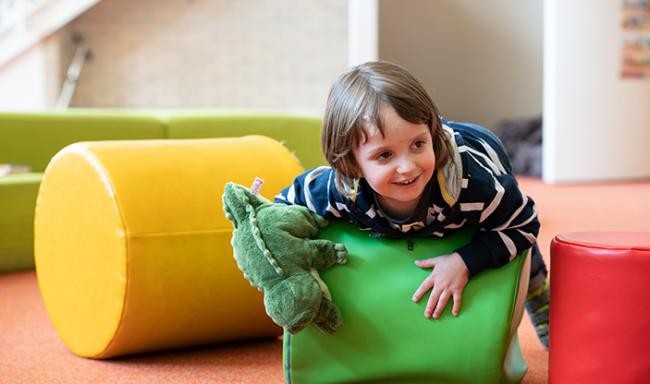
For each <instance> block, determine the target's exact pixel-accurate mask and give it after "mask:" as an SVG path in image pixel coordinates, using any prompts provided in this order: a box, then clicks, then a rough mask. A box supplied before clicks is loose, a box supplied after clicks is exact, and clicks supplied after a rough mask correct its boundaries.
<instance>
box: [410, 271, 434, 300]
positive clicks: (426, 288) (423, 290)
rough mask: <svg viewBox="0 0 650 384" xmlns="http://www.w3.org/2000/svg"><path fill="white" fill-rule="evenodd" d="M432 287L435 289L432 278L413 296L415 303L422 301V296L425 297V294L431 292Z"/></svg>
mask: <svg viewBox="0 0 650 384" xmlns="http://www.w3.org/2000/svg"><path fill="white" fill-rule="evenodd" d="M431 287H433V281H432V280H431V278H430V277H427V278H426V279H424V281H423V282H422V284H420V286H419V287H418V289H417V290H416V291H415V293H414V294H413V301H415V302H416V303H417V302H418V301H420V300H421V299H422V296H424V294H425V293H426V292H427V291H429V290H430V289H431Z"/></svg>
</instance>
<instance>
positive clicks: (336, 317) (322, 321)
mask: <svg viewBox="0 0 650 384" xmlns="http://www.w3.org/2000/svg"><path fill="white" fill-rule="evenodd" d="M314 324H315V325H316V326H317V327H318V329H320V330H321V331H323V332H325V333H334V332H335V331H336V330H337V329H338V328H339V327H340V326H341V325H342V324H343V316H341V312H340V311H339V309H338V308H337V307H336V305H335V304H334V303H333V302H331V301H329V300H327V299H323V300H322V301H321V303H320V309H319V311H318V314H317V315H316V318H315V319H314Z"/></svg>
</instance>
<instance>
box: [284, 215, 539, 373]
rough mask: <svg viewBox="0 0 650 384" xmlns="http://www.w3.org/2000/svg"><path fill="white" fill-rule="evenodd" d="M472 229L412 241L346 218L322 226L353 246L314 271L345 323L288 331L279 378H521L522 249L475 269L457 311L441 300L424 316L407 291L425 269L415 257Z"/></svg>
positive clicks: (463, 238) (456, 241)
mask: <svg viewBox="0 0 650 384" xmlns="http://www.w3.org/2000/svg"><path fill="white" fill-rule="evenodd" d="M472 234H473V231H472V230H465V231H464V232H461V233H457V234H455V235H454V236H451V237H448V238H445V239H444V240H441V239H434V238H426V239H415V242H414V250H413V251H409V250H407V243H406V240H390V239H381V240H377V239H374V238H371V237H369V236H368V232H363V231H360V230H358V229H356V228H354V227H353V226H352V225H350V224H348V223H342V222H332V223H331V224H330V226H329V227H327V228H325V229H323V230H321V234H320V236H321V237H322V238H326V239H329V240H332V241H335V242H342V243H344V244H345V245H346V246H347V248H348V250H349V252H350V254H349V261H348V264H345V265H337V266H334V267H332V268H330V269H328V270H326V271H323V272H322V273H321V277H322V278H323V280H324V281H325V283H327V285H328V286H329V289H330V291H331V293H332V298H333V300H334V302H335V303H336V304H337V305H338V306H339V308H340V309H341V312H342V314H343V321H344V323H343V326H342V327H341V328H340V330H339V331H337V332H336V333H335V334H333V335H328V334H324V333H321V332H320V331H319V330H318V329H316V328H315V327H314V326H311V327H309V328H307V329H305V330H304V331H303V332H300V333H298V334H297V335H290V334H288V333H285V335H284V366H285V378H286V382H287V383H293V384H300V383H310V384H317V383H351V382H354V383H400V384H408V383H516V382H519V381H520V380H521V379H522V377H523V375H524V373H525V371H526V365H525V362H524V361H523V358H522V356H521V352H520V350H519V344H518V341H517V336H516V330H517V326H518V324H519V321H520V320H521V316H522V313H523V312H522V308H521V305H522V303H523V298H524V297H525V288H526V287H527V285H528V280H527V278H526V276H527V274H526V273H527V271H525V270H526V268H529V263H528V259H527V255H523V256H522V255H520V256H518V257H517V258H516V259H515V260H514V261H513V262H511V263H510V264H508V265H506V266H504V267H502V268H499V269H495V270H490V271H485V272H482V273H480V274H479V275H477V276H475V277H474V278H473V279H472V280H471V281H470V282H469V284H468V285H467V287H466V288H465V291H464V296H463V304H462V308H461V311H460V314H459V316H458V317H453V316H451V314H450V310H451V305H450V304H448V306H447V308H446V310H445V312H444V313H443V315H442V316H441V317H440V319H438V320H431V319H426V318H425V317H424V307H425V304H426V300H423V301H421V302H420V303H417V304H416V303H413V302H412V301H411V296H412V295H413V293H414V292H415V290H416V289H417V287H418V286H419V284H420V283H421V282H422V280H423V279H424V278H425V277H426V276H427V275H428V273H429V270H424V269H420V268H418V267H416V266H415V264H414V260H416V259H418V258H427V257H431V256H436V255H441V254H446V253H449V252H451V251H453V250H454V249H455V248H457V247H459V246H461V245H463V244H465V243H466V242H467V241H468V240H469V238H470V237H471V236H472ZM522 270H524V271H525V272H522ZM520 277H521V279H522V280H521V281H520ZM520 283H521V286H520ZM522 287H523V288H522ZM521 289H523V291H522V290H521Z"/></svg>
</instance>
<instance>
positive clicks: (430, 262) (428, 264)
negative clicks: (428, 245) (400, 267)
mask: <svg viewBox="0 0 650 384" xmlns="http://www.w3.org/2000/svg"><path fill="white" fill-rule="evenodd" d="M415 265H417V266H418V267H420V268H433V267H434V266H435V265H436V259H435V258H434V257H432V258H430V259H424V260H415Z"/></svg>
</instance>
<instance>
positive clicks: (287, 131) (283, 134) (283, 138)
mask: <svg viewBox="0 0 650 384" xmlns="http://www.w3.org/2000/svg"><path fill="white" fill-rule="evenodd" d="M167 124H168V133H167V135H168V137H169V138H171V139H188V138H199V137H239V136H245V135H263V136H268V137H272V138H274V139H276V140H278V141H280V142H281V143H283V144H284V145H285V146H286V147H287V148H288V149H289V150H290V151H292V152H293V153H294V154H295V155H296V157H297V158H298V160H299V161H300V164H301V165H302V167H303V168H305V169H309V168H313V167H316V166H319V165H324V164H326V162H325V158H324V157H323V155H322V151H321V148H320V132H321V126H322V120H321V119H320V118H318V117H312V116H299V115H285V114H268V113H252V112H239V113H237V112H233V111H224V112H221V113H217V112H214V111H213V112H209V111H208V112H203V113H200V112H194V113H192V114H191V115H189V114H187V113H176V114H173V113H172V114H170V115H169V116H168V120H167Z"/></svg>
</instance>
